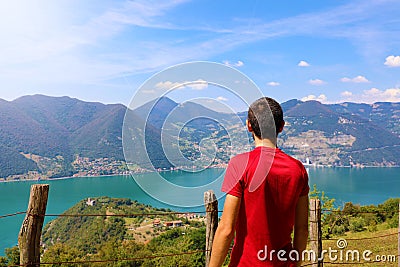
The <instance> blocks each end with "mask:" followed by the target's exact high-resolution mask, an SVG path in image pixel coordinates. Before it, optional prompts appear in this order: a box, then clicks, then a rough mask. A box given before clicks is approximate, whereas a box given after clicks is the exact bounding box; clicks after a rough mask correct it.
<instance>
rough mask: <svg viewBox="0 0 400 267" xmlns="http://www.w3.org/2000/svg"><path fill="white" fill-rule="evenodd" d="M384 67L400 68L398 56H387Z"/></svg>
mask: <svg viewBox="0 0 400 267" xmlns="http://www.w3.org/2000/svg"><path fill="white" fill-rule="evenodd" d="M385 65H386V66H389V67H400V56H388V57H387V58H386V61H385Z"/></svg>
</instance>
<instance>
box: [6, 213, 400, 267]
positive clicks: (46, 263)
mask: <svg viewBox="0 0 400 267" xmlns="http://www.w3.org/2000/svg"><path fill="white" fill-rule="evenodd" d="M210 212H214V213H215V212H218V213H221V212H222V211H221V210H218V211H216V210H214V211H208V210H204V211H186V212H174V211H166V212H148V213H127V214H110V213H108V214H100V213H99V214H66V213H63V214H43V215H37V214H30V213H27V212H26V211H20V212H15V213H11V214H4V215H0V219H3V218H8V217H14V216H19V215H23V214H25V215H27V216H39V217H126V218H129V217H144V216H168V215H187V214H199V215H206V214H207V213H210ZM322 212H323V213H333V214H336V216H341V215H350V214H348V213H344V212H343V210H328V209H321V213H322ZM399 213H400V211H399ZM356 214H393V212H385V211H352V213H351V215H356ZM396 235H397V236H399V238H400V229H399V232H393V233H389V234H384V235H377V236H368V237H360V238H346V240H347V241H364V240H374V239H380V238H385V237H390V236H396ZM341 239H342V238H321V241H322V240H323V241H339V240H341ZM309 241H317V240H313V239H309ZM208 251H209V250H194V251H185V252H180V253H169V254H158V255H147V256H142V257H134V258H115V259H104V260H82V261H60V262H40V263H33V264H40V265H60V264H70V265H71V264H72V265H82V264H100V263H115V262H134V261H144V260H150V259H157V258H163V257H177V256H184V255H193V254H199V253H206V252H208ZM396 254H397V253H396ZM392 256H394V257H396V258H398V259H397V260H399V257H400V255H394V254H393V255H392ZM377 263H382V262H379V261H375V260H371V261H361V262H360V261H359V262H354V261H352V262H343V261H340V262H335V261H326V262H324V264H330V265H364V264H368V265H369V264H377ZM31 264H32V263H31ZM313 264H315V263H312V262H310V263H308V262H305V263H304V264H303V265H302V266H312V265H313ZM28 265H30V264H18V265H10V266H28Z"/></svg>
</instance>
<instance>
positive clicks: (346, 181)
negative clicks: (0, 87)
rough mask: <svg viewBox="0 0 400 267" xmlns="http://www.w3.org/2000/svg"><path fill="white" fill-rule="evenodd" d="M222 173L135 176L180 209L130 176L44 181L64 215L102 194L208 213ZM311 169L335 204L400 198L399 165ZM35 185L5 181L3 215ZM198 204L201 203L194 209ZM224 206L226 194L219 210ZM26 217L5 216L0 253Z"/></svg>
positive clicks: (20, 207) (0, 196)
mask: <svg viewBox="0 0 400 267" xmlns="http://www.w3.org/2000/svg"><path fill="white" fill-rule="evenodd" d="M223 172H224V170H222V169H207V170H205V171H202V172H198V173H186V172H182V171H171V172H164V173H159V174H157V173H153V174H143V175H137V176H136V180H137V181H139V183H140V184H142V185H144V186H145V189H146V190H147V191H148V192H149V193H151V194H152V195H153V196H155V197H157V198H158V199H163V200H166V201H167V202H169V203H171V202H173V203H175V204H177V203H178V204H179V203H180V204H182V205H181V206H178V207H177V206H172V205H168V204H166V203H163V202H162V201H158V200H156V199H154V198H153V197H152V196H149V195H148V194H147V193H146V192H144V191H143V190H142V189H141V187H140V186H138V184H137V182H136V180H135V179H133V178H132V177H130V176H107V177H85V178H74V179H61V180H53V181H43V182H40V183H48V184H50V192H49V200H48V205H47V214H60V213H63V212H64V211H65V210H67V209H68V208H70V207H71V206H73V205H74V204H76V203H77V202H78V201H80V200H82V199H85V198H88V197H98V196H110V197H117V198H130V199H133V200H137V201H139V202H141V203H145V204H150V205H152V206H155V207H159V208H170V209H173V210H178V211H203V210H204V208H203V207H202V203H203V192H204V191H206V190H208V189H213V190H214V191H215V192H216V193H218V192H219V188H220V184H221V181H222V179H221V178H222V177H223ZM308 172H309V177H310V186H311V187H312V185H313V184H316V185H317V187H318V189H319V190H323V191H325V193H326V195H327V196H329V197H331V198H335V199H336V205H339V206H340V205H343V203H345V202H349V201H351V202H353V203H357V204H362V205H366V204H379V203H382V202H384V201H385V200H387V199H388V198H392V197H400V168H363V169H357V168H309V169H308ZM159 175H162V176H163V178H165V180H167V181H169V182H170V183H173V184H175V185H176V190H171V189H170V184H169V183H165V181H164V180H163V181H164V182H160V181H161V180H160V179H159ZM218 177H219V179H217V178H218ZM215 180H216V181H215ZM143 181H146V183H143ZM213 181H214V182H213ZM34 183H36V182H11V183H0V203H1V205H0V215H4V214H10V213H14V212H19V211H25V210H26V208H27V205H28V199H29V191H30V187H31V185H32V184H34ZM184 187H189V188H184ZM218 194H219V196H222V195H221V194H220V193H218ZM218 194H217V195H218ZM185 203H186V204H187V203H190V204H191V205H190V206H192V207H182V206H183V205H185ZM196 203H197V204H198V205H200V206H197V207H193V206H194V205H195V204H196ZM222 205H223V198H222V199H221V201H220V209H222ZM23 218H24V215H18V216H14V217H8V218H0V255H4V248H6V247H11V246H14V245H16V244H17V238H18V232H19V229H20V227H21V223H22V220H23ZM51 219H53V218H51V217H46V221H49V220H51Z"/></svg>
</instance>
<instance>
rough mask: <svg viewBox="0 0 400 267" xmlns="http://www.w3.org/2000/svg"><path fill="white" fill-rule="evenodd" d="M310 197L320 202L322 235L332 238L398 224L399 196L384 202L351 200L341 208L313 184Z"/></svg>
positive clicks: (382, 228)
mask: <svg viewBox="0 0 400 267" xmlns="http://www.w3.org/2000/svg"><path fill="white" fill-rule="evenodd" d="M310 198H319V199H320V200H321V203H322V216H321V221H322V236H323V238H327V239H329V238H332V237H339V236H343V235H345V234H346V233H348V232H352V233H357V232H366V231H368V232H376V231H379V230H385V229H390V228H396V227H398V224H399V217H398V210H399V201H400V198H390V199H388V200H386V201H385V202H384V203H382V204H379V205H377V206H375V205H367V206H360V205H355V204H353V203H351V202H347V203H345V204H344V206H343V208H335V206H334V202H335V200H334V199H332V198H329V197H327V196H326V195H325V193H324V192H323V191H322V192H321V191H318V190H317V188H316V186H315V185H314V187H313V190H312V191H311V192H310Z"/></svg>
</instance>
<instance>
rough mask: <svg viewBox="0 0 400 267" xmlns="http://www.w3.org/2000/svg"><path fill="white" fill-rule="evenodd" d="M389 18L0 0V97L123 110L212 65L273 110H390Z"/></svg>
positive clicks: (184, 0) (361, 6) (299, 10)
mask: <svg viewBox="0 0 400 267" xmlns="http://www.w3.org/2000/svg"><path fill="white" fill-rule="evenodd" d="M399 14H400V2H399V1H398V0H361V1H352V0H351V1H342V0H324V1H316V0H315V1H310V0H308V1H307V0H304V1H287V0H283V1H262V0H249V1H215V0H213V1H207V0H206V1H200V0H193V1H190V0H173V1H155V0H144V1H115V0H113V1H94V0H88V1H80V0H60V1H50V0H48V1H45V0H37V1H28V0H26V1H21V0H13V1H11V0H10V1H1V3H0V35H1V40H2V41H1V42H0V84H1V87H0V98H3V99H6V100H13V99H15V98H17V97H19V96H22V95H30V94H45V95H51V96H64V95H67V96H70V97H75V98H79V99H82V100H86V101H99V102H103V103H123V104H128V103H129V102H130V100H131V98H132V97H133V95H134V94H135V91H136V90H137V89H138V88H139V87H140V85H141V84H143V83H144V82H145V81H146V80H147V79H149V78H150V77H151V76H152V75H154V74H155V73H157V72H159V71H162V70H163V69H165V68H167V67H170V66H172V65H175V64H179V63H183V62H187V61H213V62H218V63H222V64H226V65H229V66H232V67H234V68H237V69H238V70H239V71H241V72H243V73H244V74H245V75H247V76H248V77H249V78H250V79H252V80H253V81H254V82H255V83H256V84H257V85H258V87H259V88H260V89H261V91H262V92H263V94H265V95H268V96H271V97H274V98H276V99H277V100H278V101H280V102H283V101H287V100H289V99H293V98H297V99H302V100H308V99H316V100H319V101H322V102H323V103H337V102H344V101H352V102H365V103H373V102H376V101H391V102H400V16H399ZM165 82H168V81H167V80H166V81H165ZM170 82H174V81H170ZM200 91H201V90H197V92H200ZM199 94H200V93H199ZM203 94H204V93H203ZM218 94H220V95H212V96H211V97H213V98H218V100H219V101H228V100H229V96H228V95H225V94H224V92H218ZM191 97H193V92H192V94H191Z"/></svg>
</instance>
